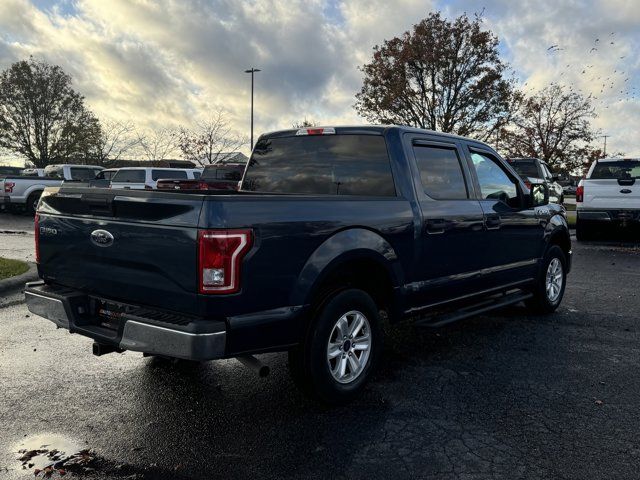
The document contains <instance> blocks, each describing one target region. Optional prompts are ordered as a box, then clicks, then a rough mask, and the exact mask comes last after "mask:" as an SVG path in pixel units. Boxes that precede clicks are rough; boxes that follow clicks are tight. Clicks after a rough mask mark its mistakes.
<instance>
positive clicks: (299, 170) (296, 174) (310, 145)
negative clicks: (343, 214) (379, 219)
mask: <svg viewBox="0 0 640 480" xmlns="http://www.w3.org/2000/svg"><path fill="white" fill-rule="evenodd" d="M242 189H243V190H249V191H257V192H269V193H292V194H311V195H368V196H394V195H395V187H394V184H393V176H392V174H391V165H390V163H389V156H388V155H387V147H386V144H385V141H384V138H383V137H381V136H374V135H317V136H315V135H313V136H299V137H284V138H263V139H261V140H260V141H258V143H257V144H256V146H255V148H254V150H253V154H252V155H251V160H250V161H249V166H248V168H247V173H246V174H245V178H244V181H243V183H242Z"/></svg>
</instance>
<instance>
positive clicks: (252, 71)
mask: <svg viewBox="0 0 640 480" xmlns="http://www.w3.org/2000/svg"><path fill="white" fill-rule="evenodd" d="M259 71H260V70H259V69H257V68H253V67H251V69H249V70H245V71H244V73H250V74H251V145H250V147H251V150H253V74H254V73H256V72H259Z"/></svg>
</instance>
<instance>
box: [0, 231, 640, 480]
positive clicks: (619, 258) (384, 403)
mask: <svg viewBox="0 0 640 480" xmlns="http://www.w3.org/2000/svg"><path fill="white" fill-rule="evenodd" d="M574 249H575V255H574V270H573V272H572V273H571V275H570V277H569V286H568V289H567V294H566V297H565V301H564V303H563V304H562V306H561V308H560V309H559V311H558V312H556V313H555V314H554V315H551V316H546V317H536V316H528V315H527V312H526V310H525V309H524V307H521V306H516V307H512V308H509V309H507V310H503V311H500V312H497V313H493V314H491V315H488V316H484V317H479V318H475V319H471V320H468V321H466V322H464V323H460V324H457V325H453V326H450V327H447V328H443V329H440V330H436V331H432V330H420V329H416V328H414V327H412V326H411V325H402V326H400V327H397V328H395V329H394V330H392V331H391V332H390V334H389V337H388V339H387V343H386V349H385V354H384V358H383V365H382V368H381V370H380V371H379V372H378V374H377V375H376V379H375V381H374V382H372V383H371V384H370V385H369V387H368V388H367V390H366V391H365V393H364V395H363V396H362V397H361V398H360V399H358V400H357V401H355V402H354V403H352V404H350V405H348V406H346V407H340V408H334V409H327V408H323V407H321V406H318V405H315V404H313V403H310V402H309V401H307V400H306V399H305V398H303V397H302V396H301V395H300V394H299V393H298V391H297V390H296V389H295V387H294V386H293V384H292V382H291V381H290V379H289V377H288V374H287V369H286V355H284V354H271V355H265V356H263V357H262V358H263V360H264V361H265V362H267V363H268V364H269V365H270V366H271V367H272V373H271V375H270V376H269V377H267V378H265V379H261V378H258V377H257V375H256V374H255V373H254V372H252V371H249V370H247V369H246V368H244V367H243V366H242V365H240V364H239V363H238V362H236V361H234V360H228V361H220V362H210V363H207V364H202V365H194V364H188V363H187V364H176V365H174V364H171V363H167V362H164V361H161V360H158V359H152V358H143V357H142V355H141V354H138V353H132V352H126V353H124V354H110V355H106V356H103V357H94V356H93V355H91V341H90V340H89V339H86V338H83V337H80V336H77V335H70V334H69V333H68V332H66V331H63V330H56V329H55V327H54V326H53V324H52V323H50V322H48V321H46V320H43V319H40V318H37V317H33V316H31V315H30V314H29V313H28V311H27V310H26V308H25V306H24V304H22V303H16V302H19V297H12V298H10V299H5V300H3V302H4V303H3V302H0V391H1V394H0V428H1V432H0V478H2V479H21V478H33V476H34V468H35V466H33V467H29V466H28V463H27V465H25V468H24V469H23V465H22V462H21V461H19V460H18V458H21V456H22V455H24V453H20V450H27V451H29V450H28V449H33V448H35V449H37V448H40V446H41V445H47V446H46V447H44V449H48V451H51V450H52V449H55V450H58V451H64V453H65V455H72V454H73V453H78V452H81V451H86V450H87V449H89V450H88V451H89V452H90V453H89V455H90V459H89V460H87V462H88V463H87V465H85V466H84V467H83V468H82V469H80V470H75V471H74V470H69V472H67V471H65V473H66V475H65V478H94V477H95V478H151V479H155V478H158V479H161V478H162V479H176V478H178V479H179V478H202V479H210V478H234V479H235V478H261V479H263V478H323V479H324V478H390V477H393V478H394V479H396V480H397V479H404V478H433V479H436V478H437V479H454V478H456V479H457V478H464V479H485V478H504V479H517V478H531V479H540V478H554V479H557V478H559V479H569V478H571V479H584V478H589V479H597V478H603V479H604V478H607V479H609V478H637V472H638V467H640V433H639V432H640V409H639V408H638V406H639V405H640V375H639V374H638V365H639V364H640V318H639V315H638V311H639V310H640V308H639V307H640V292H639V291H638V290H639V289H638V286H640V248H639V247H638V246H636V245H633V244H626V245H623V246H619V245H618V244H617V243H616V242H609V243H606V244H589V245H587V246H585V245H584V244H575V243H574ZM2 305H5V306H4V307H2ZM69 450H77V452H70V451H69ZM43 454H44V455H45V456H46V455H48V453H44V452H43ZM56 475H58V476H59V473H57V472H55V473H54V475H53V476H52V478H58V477H57V476H56Z"/></svg>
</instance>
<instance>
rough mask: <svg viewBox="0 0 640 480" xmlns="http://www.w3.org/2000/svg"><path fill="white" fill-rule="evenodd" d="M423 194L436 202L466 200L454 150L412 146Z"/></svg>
mask: <svg viewBox="0 0 640 480" xmlns="http://www.w3.org/2000/svg"><path fill="white" fill-rule="evenodd" d="M413 151H414V153H415V156H416V163H417V165H418V171H419V172H420V180H421V181H422V186H423V187H424V192H425V193H426V194H427V195H429V196H430V197H431V198H434V199H436V200H461V199H466V198H468V196H469V195H468V192H467V186H466V183H465V180H464V174H463V173H462V167H461V165H460V159H459V157H458V152H457V151H456V149H455V148H444V147H442V148H441V147H435V146H434V147H432V146H418V145H416V146H414V147H413Z"/></svg>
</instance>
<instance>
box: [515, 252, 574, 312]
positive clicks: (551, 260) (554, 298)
mask: <svg viewBox="0 0 640 480" xmlns="http://www.w3.org/2000/svg"><path fill="white" fill-rule="evenodd" d="M551 277H553V278H551ZM548 282H551V285H550V284H549V283H548ZM566 285H567V259H566V256H565V254H564V252H563V251H562V249H561V248H560V247H559V246H558V245H552V246H551V247H549V249H548V250H547V253H546V254H545V256H544V258H543V261H542V265H541V268H540V273H539V274H538V278H537V279H536V283H535V286H534V289H533V297H532V298H530V299H528V300H526V301H525V304H526V305H527V307H528V308H529V309H530V310H531V311H532V312H533V313H542V314H548V313H553V312H554V311H555V310H556V309H557V308H558V306H559V305H560V303H561V302H562V297H563V296H564V291H565V287H566Z"/></svg>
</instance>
